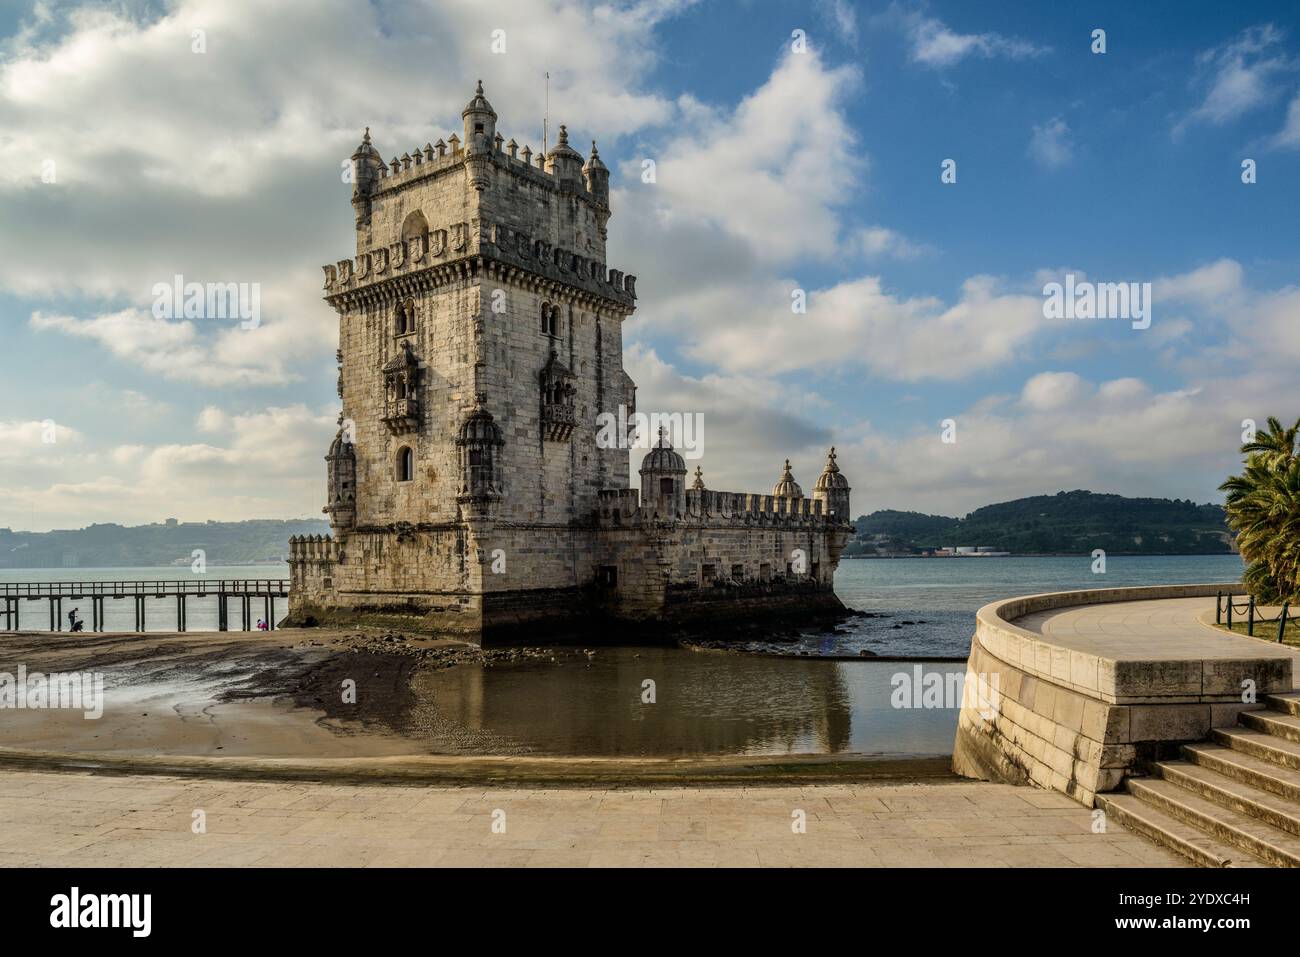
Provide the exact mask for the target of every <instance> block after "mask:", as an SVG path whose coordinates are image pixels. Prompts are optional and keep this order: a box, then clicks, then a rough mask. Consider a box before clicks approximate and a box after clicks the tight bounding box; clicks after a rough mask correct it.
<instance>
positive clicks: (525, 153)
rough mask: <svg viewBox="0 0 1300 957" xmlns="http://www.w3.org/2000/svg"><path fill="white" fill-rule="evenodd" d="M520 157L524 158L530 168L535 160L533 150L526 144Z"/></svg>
mask: <svg viewBox="0 0 1300 957" xmlns="http://www.w3.org/2000/svg"><path fill="white" fill-rule="evenodd" d="M520 155H521V156H523V158H524V165H525V166H528V165H529V164H530V162H531V160H532V158H533V148H532V147H531V146H529V145H528V144H527V143H525V144H524V149H523V152H522V153H521V154H520Z"/></svg>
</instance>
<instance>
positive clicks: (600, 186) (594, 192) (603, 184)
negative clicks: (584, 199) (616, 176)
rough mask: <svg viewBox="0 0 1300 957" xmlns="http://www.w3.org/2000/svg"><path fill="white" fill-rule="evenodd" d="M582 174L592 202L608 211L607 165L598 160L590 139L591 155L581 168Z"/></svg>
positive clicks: (597, 154)
mask: <svg viewBox="0 0 1300 957" xmlns="http://www.w3.org/2000/svg"><path fill="white" fill-rule="evenodd" d="M582 175H583V178H584V179H585V180H586V181H587V192H588V193H590V194H591V199H592V202H594V203H595V204H596V205H597V206H599V207H601V209H603V210H605V211H607V212H608V210H609V167H607V166H606V165H605V164H604V163H602V162H601V161H600V154H599V153H598V152H596V141H595V140H592V141H591V157H590V158H589V159H588V160H587V165H586V166H584V167H583V168H582Z"/></svg>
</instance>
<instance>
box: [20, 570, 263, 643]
mask: <svg viewBox="0 0 1300 957" xmlns="http://www.w3.org/2000/svg"><path fill="white" fill-rule="evenodd" d="M288 597H289V580H288V579H285V578H271V579H251V578H247V579H245V578H241V579H208V578H196V579H189V580H187V579H180V580H175V581H118V582H6V583H0V599H3V601H4V608H3V610H0V624H2V625H3V630H5V631H20V630H21V629H22V617H21V609H22V607H23V605H22V603H23V602H32V601H35V602H47V603H48V605H49V612H50V631H67V630H69V629H68V628H67V627H66V626H65V625H64V619H63V602H64V600H65V599H66V600H68V601H89V602H90V622H89V630H90V631H97V632H102V631H103V630H104V603H105V602H106V601H108V600H109V599H112V600H113V601H124V600H126V599H128V598H129V599H131V600H132V601H133V602H134V603H135V631H144V630H145V609H146V606H147V604H148V601H149V599H150V598H175V599H176V630H177V631H185V630H186V602H187V601H188V600H189V599H191V598H215V599H216V600H217V630H218V631H231V630H232V629H231V627H230V620H231V616H230V611H231V609H230V602H231V599H235V600H237V601H238V606H237V608H238V610H237V614H238V617H239V622H240V630H242V631H252V630H253V615H254V612H253V607H254V602H256V601H258V600H259V599H260V600H261V601H262V604H263V607H264V609H265V613H264V615H263V620H265V621H266V624H267V627H268V629H270V630H274V629H275V614H274V608H275V605H274V601H275V599H277V598H288Z"/></svg>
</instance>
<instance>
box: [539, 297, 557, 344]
mask: <svg viewBox="0 0 1300 957" xmlns="http://www.w3.org/2000/svg"><path fill="white" fill-rule="evenodd" d="M559 334H560V307H559V306H553V305H551V304H550V303H549V302H544V303H542V335H544V336H558V335H559Z"/></svg>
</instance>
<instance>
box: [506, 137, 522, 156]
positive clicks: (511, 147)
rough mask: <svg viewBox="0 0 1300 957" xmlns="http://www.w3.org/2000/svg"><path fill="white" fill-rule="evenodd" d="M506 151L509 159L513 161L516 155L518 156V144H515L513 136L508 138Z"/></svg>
mask: <svg viewBox="0 0 1300 957" xmlns="http://www.w3.org/2000/svg"><path fill="white" fill-rule="evenodd" d="M506 150H507V151H508V152H509V153H510V158H511V159H514V158H515V156H516V154H518V152H519V144H518V143H516V142H515V138H514V137H513V136H512V137H510V142H509V143H507V144H506Z"/></svg>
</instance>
